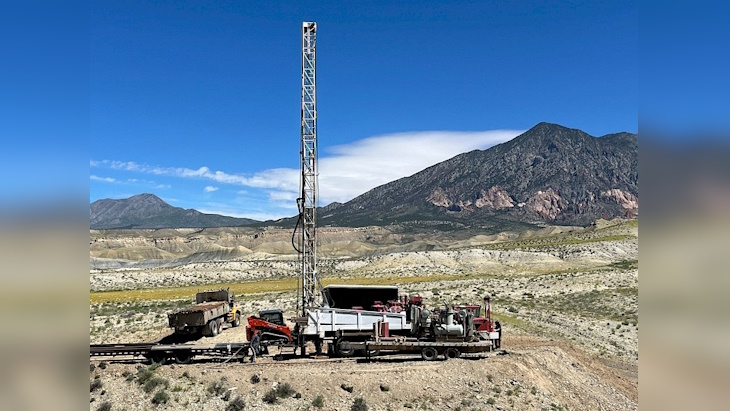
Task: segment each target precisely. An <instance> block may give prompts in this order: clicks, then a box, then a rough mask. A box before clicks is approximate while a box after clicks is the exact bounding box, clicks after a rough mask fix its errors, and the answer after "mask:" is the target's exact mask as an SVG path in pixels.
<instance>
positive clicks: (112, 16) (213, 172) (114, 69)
mask: <svg viewBox="0 0 730 411" xmlns="http://www.w3.org/2000/svg"><path fill="white" fill-rule="evenodd" d="M270 3H272V4H260V3H258V2H256V3H255V2H243V1H235V2H221V3H215V5H213V4H214V3H210V5H207V6H200V5H198V4H197V3H195V2H190V3H186V2H158V3H156V4H152V3H151V2H132V1H127V2H118V3H116V4H111V3H106V2H104V3H103V2H98V4H92V5H91V30H90V39H91V48H90V50H91V51H90V66H89V67H90V69H89V70H90V96H89V97H90V116H89V119H90V157H91V158H90V180H89V194H90V200H91V201H94V200H96V199H99V198H122V197H127V196H130V195H133V194H138V193H142V192H151V193H154V194H157V195H159V196H160V197H162V198H163V199H165V200H167V201H168V202H170V203H171V204H173V205H176V206H180V207H185V208H196V209H199V210H201V211H207V212H216V213H222V214H227V215H235V216H246V217H252V218H258V219H266V218H277V217H282V216H290V215H293V214H295V212H296V206H295V203H294V198H295V197H296V192H297V185H298V177H297V175H298V174H297V173H298V156H299V99H300V59H301V55H300V53H301V50H300V48H301V38H300V37H301V22H302V21H305V20H306V21H316V22H317V24H318V39H317V40H318V43H317V75H318V77H317V91H318V119H319V123H318V126H319V127H318V131H319V133H318V134H319V148H320V152H319V154H320V160H321V168H320V172H321V174H320V179H321V186H320V199H321V205H324V204H326V203H329V202H330V201H347V200H349V199H351V198H353V197H354V196H356V195H358V194H360V193H362V192H364V191H367V190H368V189H370V188H373V187H375V186H377V185H380V184H383V183H386V182H388V181H391V180H393V179H396V178H400V177H404V176H407V175H411V174H413V173H415V172H417V171H420V170H421V169H423V168H425V167H428V166H429V165H432V164H435V163H437V162H439V161H443V160H445V159H447V158H449V157H452V156H454V155H456V154H459V153H461V152H464V151H469V150H472V149H477V148H479V149H484V148H487V147H489V146H491V145H494V144H497V143H499V142H502V141H505V140H507V139H509V138H512V137H514V136H515V135H517V134H519V133H520V132H521V131H524V130H526V129H528V128H530V127H532V126H533V125H535V124H537V123H538V122H540V121H548V122H554V123H558V124H562V125H565V126H568V127H573V128H579V129H582V130H584V131H586V132H588V133H589V134H592V135H596V136H600V135H604V134H607V133H612V132H618V131H629V132H637V130H638V103H639V102H638V67H637V64H638V61H637V60H638V10H637V6H636V5H635V4H634V3H633V2H616V1H612V2H591V3H590V4H584V3H582V2H560V3H557V2H490V1H480V2H451V3H449V2H434V3H433V4H431V3H426V2H422V3H421V2H409V3H408V4H407V5H406V4H392V3H395V2H379V1H372V2H322V1H318V2H270ZM417 3H420V4H417ZM528 3H529V4H528Z"/></svg>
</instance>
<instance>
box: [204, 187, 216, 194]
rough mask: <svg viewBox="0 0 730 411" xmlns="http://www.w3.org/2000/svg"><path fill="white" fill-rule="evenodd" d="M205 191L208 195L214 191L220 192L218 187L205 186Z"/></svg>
mask: <svg viewBox="0 0 730 411" xmlns="http://www.w3.org/2000/svg"><path fill="white" fill-rule="evenodd" d="M203 191H205V192H206V193H212V192H214V191H218V187H213V186H205V188H204V189H203Z"/></svg>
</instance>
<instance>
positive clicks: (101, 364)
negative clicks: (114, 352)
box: [99, 361, 106, 370]
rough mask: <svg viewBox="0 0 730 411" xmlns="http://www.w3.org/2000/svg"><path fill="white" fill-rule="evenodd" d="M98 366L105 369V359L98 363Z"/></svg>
mask: <svg viewBox="0 0 730 411" xmlns="http://www.w3.org/2000/svg"><path fill="white" fill-rule="evenodd" d="M99 368H101V369H102V370H106V361H102V362H100V363H99Z"/></svg>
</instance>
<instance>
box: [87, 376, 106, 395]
mask: <svg viewBox="0 0 730 411" xmlns="http://www.w3.org/2000/svg"><path fill="white" fill-rule="evenodd" d="M103 385H104V384H103V383H102V382H101V380H100V379H98V378H94V380H93V381H91V383H90V384H89V392H94V391H96V390H98V389H99V388H101V387H102V386H103Z"/></svg>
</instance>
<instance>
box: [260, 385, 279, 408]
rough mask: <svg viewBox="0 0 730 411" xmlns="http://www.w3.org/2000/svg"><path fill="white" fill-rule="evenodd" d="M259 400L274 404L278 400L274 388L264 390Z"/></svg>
mask: <svg viewBox="0 0 730 411" xmlns="http://www.w3.org/2000/svg"><path fill="white" fill-rule="evenodd" d="M261 400H262V401H263V402H265V403H267V404H276V403H277V402H279V397H277V396H276V390H274V389H273V388H272V389H270V390H268V391H266V394H264V397H263V398H261Z"/></svg>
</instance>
